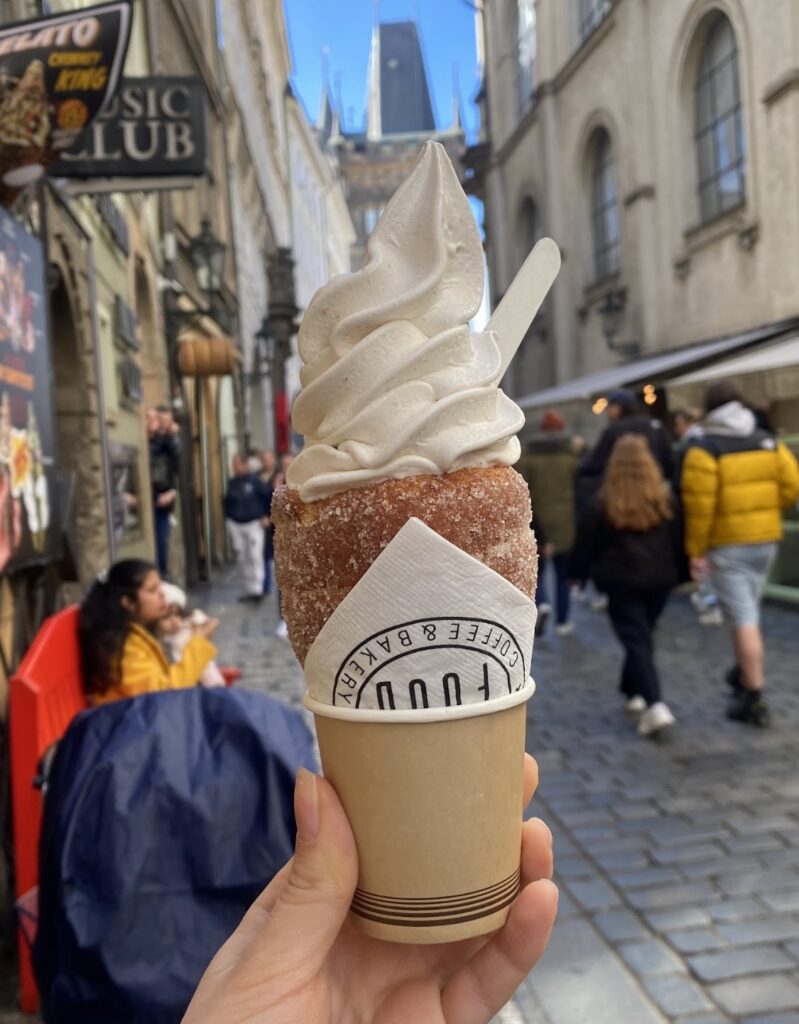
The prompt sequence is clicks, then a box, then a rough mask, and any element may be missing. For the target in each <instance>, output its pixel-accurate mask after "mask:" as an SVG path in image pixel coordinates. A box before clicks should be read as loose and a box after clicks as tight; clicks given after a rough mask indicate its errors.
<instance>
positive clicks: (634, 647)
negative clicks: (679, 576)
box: [607, 587, 669, 706]
mask: <svg viewBox="0 0 799 1024" xmlns="http://www.w3.org/2000/svg"><path fill="white" fill-rule="evenodd" d="M607 595H608V615H609V616H610V621H611V624H612V626H613V631H614V633H615V634H616V636H617V637H618V638H619V641H620V642H621V644H622V646H623V647H624V652H625V658H624V668H623V669H622V673H621V682H620V684H619V689H620V690H621V692H622V693H623V694H624V695H625V696H626V697H637V696H641V697H643V698H644V700H645V701H646V703H647V705H649V706H651V705H652V704H656V703H657V702H658V701H659V700H660V679H659V677H658V673H657V669H656V668H655V654H654V650H653V642H652V634H653V632H654V629H655V624H656V623H657V620H658V619H659V618H660V614H661V612H662V611H663V609H664V608H665V606H666V601H667V600H668V596H669V591H668V590H640V589H638V588H637V587H608V588H607Z"/></svg>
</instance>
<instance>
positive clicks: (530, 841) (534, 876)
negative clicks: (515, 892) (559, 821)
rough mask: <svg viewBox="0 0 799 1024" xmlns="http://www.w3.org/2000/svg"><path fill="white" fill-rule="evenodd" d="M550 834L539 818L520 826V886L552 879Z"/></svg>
mask: <svg viewBox="0 0 799 1024" xmlns="http://www.w3.org/2000/svg"><path fill="white" fill-rule="evenodd" d="M552 861H553V843H552V833H551V832H550V830H549V828H548V827H547V826H546V825H545V824H544V822H543V821H541V819H540V818H531V819H530V821H526V822H525V823H524V824H523V825H522V885H529V883H530V882H537V881H538V880H539V879H541V878H552V867H553V864H552Z"/></svg>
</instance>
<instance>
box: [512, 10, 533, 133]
mask: <svg viewBox="0 0 799 1024" xmlns="http://www.w3.org/2000/svg"><path fill="white" fill-rule="evenodd" d="M535 3H536V0H517V3H516V26H517V29H516V56H517V65H516V83H517V87H518V101H519V113H520V114H523V113H524V111H525V110H527V108H528V107H529V106H530V103H531V102H532V99H533V89H534V88H535V51H536V37H535Z"/></svg>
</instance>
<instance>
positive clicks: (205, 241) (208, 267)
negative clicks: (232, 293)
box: [189, 217, 227, 300]
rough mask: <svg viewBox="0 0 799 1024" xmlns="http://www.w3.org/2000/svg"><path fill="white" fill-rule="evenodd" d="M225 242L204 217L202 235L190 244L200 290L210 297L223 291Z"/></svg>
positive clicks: (190, 252) (190, 256)
mask: <svg viewBox="0 0 799 1024" xmlns="http://www.w3.org/2000/svg"><path fill="white" fill-rule="evenodd" d="M226 248H227V247H226V246H225V244H224V242H220V241H219V239H218V238H217V237H216V235H215V234H214V233H213V231H212V230H211V221H210V220H209V218H208V217H203V219H202V224H201V225H200V233H199V235H197V236H195V237H194V238H192V239H191V241H190V242H189V259H190V260H191V264H192V266H193V267H194V273H195V275H196V276H197V283H198V284H199V286H200V289H201V290H202V291H203V292H204V293H205V294H206V295H207V296H208V297H209V300H210V298H211V297H212V296H214V295H217V294H218V293H219V292H221V291H222V281H223V279H224V276H225V251H226Z"/></svg>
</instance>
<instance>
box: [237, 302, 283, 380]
mask: <svg viewBox="0 0 799 1024" xmlns="http://www.w3.org/2000/svg"><path fill="white" fill-rule="evenodd" d="M276 348H277V338H276V337H275V332H274V329H273V327H272V324H271V323H270V321H269V317H268V316H265V317H264V318H263V320H261V326H260V327H259V328H258V330H257V331H256V332H255V353H254V355H255V358H254V359H253V369H252V370H251V371H249V372H247V373H242V375H241V376H242V380H243V381H244V383H245V384H248V385H249V386H250V387H254V386H255V385H256V384H257V383H258V381H260V380H264V379H265V378H267V377H271V376H272V363H273V362H274V359H275V351H276Z"/></svg>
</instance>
